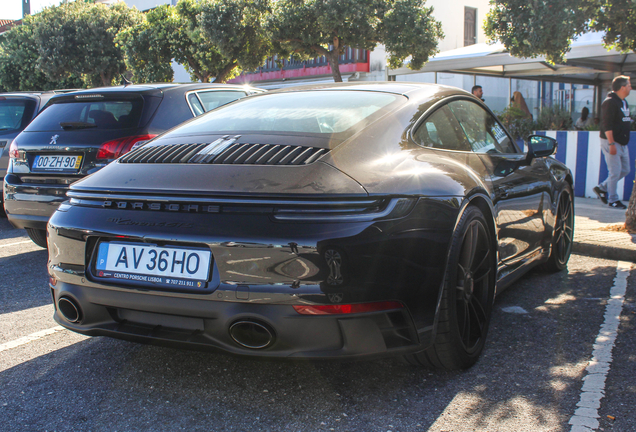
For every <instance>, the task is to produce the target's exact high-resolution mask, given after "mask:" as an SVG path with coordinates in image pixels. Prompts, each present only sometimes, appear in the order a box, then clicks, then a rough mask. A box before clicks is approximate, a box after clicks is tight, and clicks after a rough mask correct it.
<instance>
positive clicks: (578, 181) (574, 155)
mask: <svg viewBox="0 0 636 432" xmlns="http://www.w3.org/2000/svg"><path fill="white" fill-rule="evenodd" d="M536 133H537V134H538V135H546V136H549V137H552V138H555V139H556V140H557V142H558V143H559V147H558V148H557V152H556V155H555V156H554V157H555V158H556V159H557V160H559V161H561V162H563V163H565V164H566V165H567V166H568V168H570V169H571V170H572V174H573V175H574V195H575V196H579V197H587V198H596V194H595V193H594V191H593V190H592V188H593V187H594V186H596V185H598V184H599V183H600V182H601V181H603V180H605V179H606V178H607V165H606V164H605V159H604V158H603V154H602V153H601V138H600V136H599V132H598V131H590V132H587V131H585V132H579V131H538V132H536ZM628 146H629V159H630V172H629V174H627V177H625V178H624V179H622V180H621V181H619V182H618V196H619V197H620V196H621V191H622V200H623V201H626V202H625V204H627V201H629V197H630V195H631V194H632V188H633V187H634V177H635V174H636V173H635V171H636V167H635V166H634V161H635V160H636V132H631V135H630V138H629V144H628Z"/></svg>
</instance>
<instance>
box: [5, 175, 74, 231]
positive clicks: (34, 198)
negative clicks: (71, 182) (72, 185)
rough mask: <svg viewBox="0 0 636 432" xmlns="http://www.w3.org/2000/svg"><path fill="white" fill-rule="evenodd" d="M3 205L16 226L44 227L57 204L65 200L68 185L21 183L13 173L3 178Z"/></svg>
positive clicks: (10, 220)
mask: <svg viewBox="0 0 636 432" xmlns="http://www.w3.org/2000/svg"><path fill="white" fill-rule="evenodd" d="M3 189H4V193H3V195H4V207H5V210H6V213H7V217H8V219H9V222H11V224H12V225H13V226H14V227H16V228H34V229H42V230H44V229H46V224H47V222H48V220H49V218H50V217H51V215H52V214H53V213H54V212H55V210H56V209H57V208H58V206H59V205H60V204H61V203H62V202H64V201H66V200H67V198H66V192H67V191H68V185H62V184H55V185H48V184H46V185H45V184H33V183H23V182H22V181H21V180H20V178H19V177H18V176H16V175H14V174H8V175H7V176H6V177H5V179H4V187H3Z"/></svg>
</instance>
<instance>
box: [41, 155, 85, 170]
mask: <svg viewBox="0 0 636 432" xmlns="http://www.w3.org/2000/svg"><path fill="white" fill-rule="evenodd" d="M81 164H82V157H81V156H68V155H46V156H44V155H37V156H36V157H35V160H34V161H33V167H32V168H31V171H54V172H71V173H75V172H77V171H78V170H79V168H80V165H81Z"/></svg>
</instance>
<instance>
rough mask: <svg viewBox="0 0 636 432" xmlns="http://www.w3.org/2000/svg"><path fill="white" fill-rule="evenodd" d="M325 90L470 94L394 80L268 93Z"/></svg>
mask: <svg viewBox="0 0 636 432" xmlns="http://www.w3.org/2000/svg"><path fill="white" fill-rule="evenodd" d="M323 90H359V91H376V92H383V93H394V94H401V95H408V94H409V93H413V92H417V91H421V90H425V91H426V92H427V93H431V92H433V93H437V92H440V93H444V94H445V95H448V94H449V93H450V94H452V93H456V94H462V95H465V94H470V93H469V92H467V91H465V90H462V89H460V88H457V87H451V86H445V85H440V84H431V83H416V82H394V81H377V82H374V81H356V82H346V83H344V82H343V83H327V84H313V85H312V84H310V85H301V86H294V87H286V88H282V89H278V90H271V91H269V92H268V93H270V94H271V93H289V92H303V91H323Z"/></svg>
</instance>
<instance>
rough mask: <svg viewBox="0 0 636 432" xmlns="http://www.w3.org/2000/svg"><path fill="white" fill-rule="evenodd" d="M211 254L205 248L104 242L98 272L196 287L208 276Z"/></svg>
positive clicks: (98, 260) (102, 274)
mask: <svg viewBox="0 0 636 432" xmlns="http://www.w3.org/2000/svg"><path fill="white" fill-rule="evenodd" d="M211 258H212V253H211V252H210V251H209V250H206V249H197V248H185V247H178V246H171V247H163V246H157V245H154V244H140V243H123V242H102V243H100V244H99V249H98V252H97V261H96V263H95V269H96V273H95V276H97V277H100V278H113V279H119V280H124V281H130V282H141V283H144V282H145V283H151V284H163V285H170V286H175V287H181V288H186V289H187V288H194V289H196V288H201V287H203V286H204V285H205V283H206V282H207V280H208V276H209V273H210V260H211Z"/></svg>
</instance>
